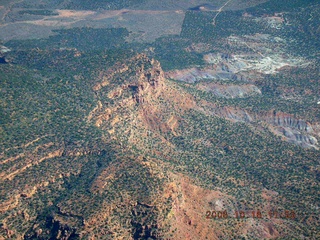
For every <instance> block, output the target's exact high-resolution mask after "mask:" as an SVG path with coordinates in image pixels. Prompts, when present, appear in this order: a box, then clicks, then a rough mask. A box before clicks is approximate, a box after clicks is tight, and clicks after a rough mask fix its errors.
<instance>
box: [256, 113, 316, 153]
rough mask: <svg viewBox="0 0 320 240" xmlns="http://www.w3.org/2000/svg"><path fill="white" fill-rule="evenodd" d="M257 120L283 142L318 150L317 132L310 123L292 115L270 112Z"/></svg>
mask: <svg viewBox="0 0 320 240" xmlns="http://www.w3.org/2000/svg"><path fill="white" fill-rule="evenodd" d="M257 119H259V120H263V121H265V122H267V123H268V124H269V128H270V130H271V131H272V132H273V133H275V134H276V135H278V136H281V137H283V138H284V140H286V141H288V142H291V143H295V144H297V145H300V146H302V147H305V148H315V149H319V146H318V140H317V138H316V137H317V136H319V130H318V128H317V126H316V125H315V126H313V125H312V124H311V123H310V122H308V121H306V120H304V119H301V118H295V117H294V116H293V115H291V114H288V113H283V112H276V111H270V112H267V113H264V114H261V115H260V116H257Z"/></svg>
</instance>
